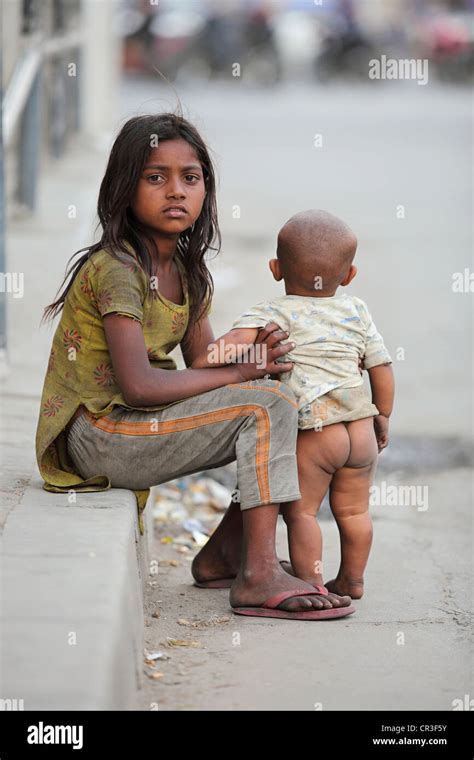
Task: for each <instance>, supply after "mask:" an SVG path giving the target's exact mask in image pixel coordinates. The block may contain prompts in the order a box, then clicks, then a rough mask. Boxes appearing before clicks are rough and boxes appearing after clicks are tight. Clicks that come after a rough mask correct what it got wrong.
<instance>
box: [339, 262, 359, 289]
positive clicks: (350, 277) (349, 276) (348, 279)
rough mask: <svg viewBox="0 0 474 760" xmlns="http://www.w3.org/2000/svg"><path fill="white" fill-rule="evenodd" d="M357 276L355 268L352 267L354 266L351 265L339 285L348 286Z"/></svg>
mask: <svg viewBox="0 0 474 760" xmlns="http://www.w3.org/2000/svg"><path fill="white" fill-rule="evenodd" d="M356 274H357V267H355V266H354V264H352V265H351V268H350V269H349V271H348V273H347V274H346V276H345V277H344V279H343V281H342V282H341V285H343V286H344V285H349V283H350V282H352V280H353V279H354V277H355V276H356Z"/></svg>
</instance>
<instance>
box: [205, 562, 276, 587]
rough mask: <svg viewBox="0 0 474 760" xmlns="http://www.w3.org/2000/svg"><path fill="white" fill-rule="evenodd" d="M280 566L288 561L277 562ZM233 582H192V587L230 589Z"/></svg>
mask: <svg viewBox="0 0 474 760" xmlns="http://www.w3.org/2000/svg"><path fill="white" fill-rule="evenodd" d="M279 562H280V565H283V564H285V565H289V564H290V563H289V560H287V559H281V560H279ZM233 582H234V578H217V579H216V580H214V581H194V585H195V586H197V587H198V588H230V587H231V586H232V584H233Z"/></svg>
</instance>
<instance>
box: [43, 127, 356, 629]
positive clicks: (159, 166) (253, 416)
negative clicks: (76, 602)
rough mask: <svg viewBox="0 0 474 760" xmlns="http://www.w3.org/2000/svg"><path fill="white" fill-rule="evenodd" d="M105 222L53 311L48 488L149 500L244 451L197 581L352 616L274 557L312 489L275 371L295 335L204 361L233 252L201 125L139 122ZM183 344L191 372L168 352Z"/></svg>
mask: <svg viewBox="0 0 474 760" xmlns="http://www.w3.org/2000/svg"><path fill="white" fill-rule="evenodd" d="M98 216H99V221H100V226H101V228H102V237H101V239H100V241H99V243H97V244H95V245H91V246H90V247H88V248H83V249H81V250H80V251H78V252H77V253H78V254H79V253H82V252H83V251H85V253H83V255H82V256H81V257H80V258H79V259H78V261H76V263H75V264H74V265H71V267H70V268H69V270H68V272H67V273H66V277H65V280H64V282H63V284H62V288H63V289H62V292H61V293H60V294H59V296H58V297H57V300H56V301H54V302H53V303H52V304H50V305H49V306H48V307H47V308H46V309H45V314H44V316H45V317H49V318H52V317H54V316H55V315H56V314H58V313H59V312H62V314H61V320H60V322H59V325H58V327H57V329H56V332H55V335H54V339H53V345H52V349H51V354H50V359H49V365H48V370H47V374H46V378H45V384H44V389H43V396H42V401H41V409H40V415H39V421H38V428H37V437H36V453H37V460H38V466H39V469H40V472H41V475H42V477H43V479H44V481H45V485H44V488H45V489H46V490H49V491H55V492H67V491H69V490H70V489H75V490H77V491H100V490H105V489H107V488H110V487H118V488H130V489H133V490H134V491H135V492H136V495H137V499H138V504H139V508H141V509H142V508H143V507H144V504H145V503H146V498H147V496H148V493H149V491H148V489H149V488H150V487H151V486H153V485H158V484H159V483H163V482H166V481H168V480H171V479H173V478H176V477H180V476H182V475H187V474H189V473H192V472H196V471H199V470H205V469H208V468H212V467H219V466H221V465H223V464H226V463H228V462H230V461H233V460H234V459H237V469H238V479H239V489H240V504H232V505H231V506H230V507H229V510H228V511H227V513H226V516H225V517H224V520H223V521H222V523H221V525H220V526H219V528H218V530H217V531H216V532H215V533H214V535H213V537H212V539H211V540H210V541H209V542H208V544H207V545H206V546H205V547H204V548H203V550H202V551H201V552H200V553H199V555H198V556H197V557H196V559H195V562H194V566H193V574H194V577H195V580H196V581H197V582H198V583H199V584H204V585H209V584H211V585H212V582H213V581H214V583H215V582H216V581H215V579H218V578H221V579H222V578H225V577H226V576H227V577H229V576H232V577H234V576H236V577H235V580H234V582H233V584H232V588H231V593H230V602H231V606H232V607H233V609H234V612H236V613H239V614H251V615H265V616H270V617H290V618H292V617H293V618H298V619H301V618H309V619H319V618H326V617H342V616H344V615H346V614H349V611H352V608H350V607H349V606H348V604H349V601H350V600H348V598H341V597H337V596H335V595H329V596H328V595H327V592H326V590H325V589H318V591H320V592H321V593H319V594H318V593H316V594H315V589H314V587H312V586H311V585H310V584H309V583H305V582H302V581H299V580H295V578H294V577H293V576H291V575H289V574H287V573H286V572H285V571H284V570H283V568H282V566H281V564H280V563H279V562H278V561H277V558H276V554H275V528H276V520H277V515H278V510H279V503H280V502H283V501H285V502H286V501H290V500H293V499H298V498H299V497H300V493H299V489H298V476H297V467H296V455H295V449H296V435H297V411H296V405H295V400H294V396H293V394H292V392H291V391H289V390H288V389H286V388H285V387H284V386H282V385H281V383H279V382H277V381H274V380H267V379H262V378H264V377H265V375H266V374H267V373H276V372H281V371H285V369H286V370H288V369H290V368H291V365H290V364H289V363H286V364H275V361H276V359H277V358H278V357H280V356H282V355H284V354H285V353H287V352H288V350H289V348H288V346H286V347H285V346H282V345H279V342H280V341H281V339H282V338H283V337H284V334H283V333H282V332H281V331H279V330H278V329H277V326H276V325H272V326H271V327H269V329H267V330H264V331H262V335H261V336H260V338H259V342H260V343H262V342H265V343H266V349H267V362H266V365H265V367H263V368H261V365H260V364H259V365H258V366H257V364H256V363H255V362H254V363H251V362H247V363H240V364H234V365H231V366H228V367H219V368H210V369H192V368H190V365H191V363H192V362H193V360H194V359H195V358H196V357H197V356H198V354H199V353H201V352H202V351H203V350H204V349H205V348H206V346H207V345H208V344H209V343H210V342H211V341H213V340H214V336H213V332H212V329H211V326H210V323H209V318H208V312H209V309H210V304H211V297H212V293H213V284H212V278H211V276H210V273H209V271H208V269H207V266H206V264H205V260H204V257H205V254H206V252H207V250H208V249H209V248H211V246H212V243H213V241H214V240H215V239H216V240H217V242H218V245H219V246H220V234H219V229H218V224H217V210H216V190H215V176H214V169H213V166H212V162H211V159H210V157H209V154H208V151H207V148H206V146H205V144H204V142H203V140H202V139H201V137H200V135H199V134H198V132H197V131H196V129H195V128H194V127H193V126H192V125H191V124H190V123H189V122H188V121H186V120H185V119H184V118H182V117H181V116H177V115H174V114H160V115H152V116H138V117H134V118H132V119H130V120H129V121H128V122H127V123H126V124H125V125H124V127H123V128H122V130H121V131H120V134H119V135H118V137H117V139H116V141H115V143H114V145H113V148H112V152H111V154H110V158H109V161H108V165H107V168H106V171H105V175H104V178H103V180H102V184H101V187H100V192H99V200H98ZM76 255H77V254H76ZM68 277H69V281H68V283H67V285H66V284H65V283H66V280H67V278H68ZM178 344H180V347H181V350H182V353H183V358H184V361H185V364H186V367H187V369H185V370H177V369H176V364H175V362H174V361H173V359H172V358H170V357H169V356H168V354H169V353H170V351H172V350H173V348H175V346H176V345H178ZM254 381H258V382H254ZM218 582H219V581H217V583H218Z"/></svg>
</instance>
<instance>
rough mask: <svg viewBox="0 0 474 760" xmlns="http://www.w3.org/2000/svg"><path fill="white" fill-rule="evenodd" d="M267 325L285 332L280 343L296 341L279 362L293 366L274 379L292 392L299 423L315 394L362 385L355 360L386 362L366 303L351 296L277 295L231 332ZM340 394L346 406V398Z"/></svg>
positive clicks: (356, 401) (366, 364)
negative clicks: (283, 338)
mask: <svg viewBox="0 0 474 760" xmlns="http://www.w3.org/2000/svg"><path fill="white" fill-rule="evenodd" d="M268 322H275V323H276V324H277V325H279V327H281V329H282V330H284V331H285V332H288V333H289V338H288V340H285V341H282V343H289V342H294V343H296V346H295V348H294V349H292V350H291V351H289V352H288V353H287V354H285V356H284V357H282V358H281V359H280V362H281V361H291V362H294V367H293V369H292V370H291V371H290V372H284V373H282V374H281V375H280V379H281V380H282V382H284V383H286V384H287V385H289V386H290V388H291V389H292V390H293V392H294V394H295V396H296V399H297V401H298V410H299V412H300V418H301V419H304V416H305V412H306V410H308V409H310V407H311V405H312V404H313V402H315V401H316V400H317V399H319V398H321V396H324V395H325V394H327V393H329V392H331V391H334V390H336V389H356V388H359V387H360V386H361V385H363V382H364V381H363V378H362V377H361V374H360V372H359V362H360V360H363V367H364V369H370V368H371V367H376V366H378V365H379V364H388V363H391V361H392V360H391V358H390V354H389V353H388V351H387V349H386V347H385V344H384V342H383V338H382V336H381V335H380V333H379V332H378V330H377V328H376V326H375V324H374V322H373V319H372V317H371V315H370V313H369V310H368V308H367V306H366V304H365V303H364V301H362V300H361V299H360V298H356V297H355V296H350V295H347V294H343V295H335V296H328V297H322V298H317V297H311V296H298V295H285V296H281V297H279V298H274V299H273V300H271V301H266V302H262V303H258V304H256V306H253V307H252V308H250V309H248V310H247V311H245V312H244V313H243V314H242V315H241V316H240V317H239V318H238V319H236V320H235V322H234V324H233V325H232V328H233V329H235V328H238V327H264V326H265V325H266V324H267V323H268ZM345 396H347V397H348V398H349V402H350V394H345ZM353 397H354V404H357V405H360V403H361V402H360V393H359V392H357V393H354V394H353ZM369 401H370V399H369ZM349 407H350V403H349ZM373 409H374V410H375V412H374V411H370V410H369V412H368V413H369V414H374V413H375V414H376V413H377V410H376V407H373ZM350 419H352V417H350Z"/></svg>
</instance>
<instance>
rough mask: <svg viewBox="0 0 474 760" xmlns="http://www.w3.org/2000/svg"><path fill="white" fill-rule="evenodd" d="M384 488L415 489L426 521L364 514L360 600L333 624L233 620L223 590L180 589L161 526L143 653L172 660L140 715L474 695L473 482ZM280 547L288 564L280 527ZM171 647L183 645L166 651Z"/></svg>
mask: <svg viewBox="0 0 474 760" xmlns="http://www.w3.org/2000/svg"><path fill="white" fill-rule="evenodd" d="M387 453H388V452H387ZM383 481H386V482H387V483H390V484H395V483H398V484H406V483H410V484H419V485H422V486H426V488H427V489H428V491H427V492H425V494H427V495H428V500H427V502H426V504H425V505H427V507H428V508H427V509H424V505H422V504H419V505H418V506H417V505H416V504H410V505H406V506H402V505H398V506H390V505H387V504H386V505H375V506H373V507H372V509H371V511H372V515H373V520H374V544H373V549H372V554H371V558H370V562H369V566H368V570H367V573H366V594H365V596H364V598H363V599H361V600H360V601H356V602H354V604H355V606H356V612H355V614H354V615H351V616H350V617H349V618H343V619H342V620H333V621H319V622H312V621H311V622H308V621H297V620H271V619H265V618H251V617H249V618H244V617H240V616H237V615H234V614H233V613H232V611H231V609H230V607H229V601H228V600H229V592H228V590H225V589H214V590H212V589H201V588H196V587H193V586H192V585H191V581H192V579H191V575H190V569H189V568H190V565H191V562H190V561H189V560H190V559H192V555H191V554H189V555H183V554H179V553H177V552H176V550H175V549H174V548H173V546H172V545H166V544H162V543H160V536H163V535H165V534H166V533H167V531H168V530H169V529H167V527H166V526H163V529H162V530H161V531H160V533H159V534H158V536H157V538H156V541H155V546H154V549H153V552H152V555H151V556H152V558H155V559H158V557H159V564H158V568H159V569H158V574H157V575H156V576H155V581H152V584H153V585H150V586H149V590H148V593H147V595H146V610H147V613H148V618H147V627H146V629H145V630H146V647H147V649H149V650H161V651H163V652H165V653H167V654H168V656H169V657H170V659H169V660H166V661H163V660H159V661H158V662H157V668H156V669H157V670H158V671H159V672H161V673H162V674H163V675H162V677H160V678H159V679H158V680H154V679H153V678H152V675H153V670H151V669H150V671H149V675H150V678H149V679H147V680H146V682H145V685H144V687H143V689H142V690H141V691H140V692H139V694H138V702H137V709H138V710H160V711H162V710H249V711H253V710H302V711H311V712H312V711H314V710H402V711H406V710H428V711H430V710H441V711H450V710H452V709H453V707H454V705H453V701H454V700H461V701H462V702H463V703H464V699H465V695H466V694H468V695H469V694H470V695H471V696H472V693H473V692H472V688H473V682H472V655H471V646H470V638H471V625H472V613H471V598H472V547H471V525H472V514H471V512H472V472H471V470H470V469H467V468H457V469H451V470H445V471H436V470H435V469H434V468H433V469H432V470H431V471H429V472H422V471H419V472H418V474H417V475H416V476H414V475H413V474H409V475H406V474H405V475H404V474H403V473H402V472H400V471H399V473H398V477H397V478H396V479H394V477H393V475H392V476H390V477H387V475H386V473H384V472H383V471H382V472H381V477H380V478H379V479H378V481H377V482H378V484H379V486H380V485H381V483H382V482H383ZM419 507H421V509H419ZM422 510H424V511H422ZM321 527H322V531H323V535H324V567H325V573H324V574H325V577H326V578H328V579H329V578H332V577H334V575H335V573H336V572H337V565H338V560H339V546H338V544H339V538H338V532H337V528H336V525H335V522H334V520H333V519H332V517H331V516H330V515H329V514H328V513H327V512H326V513H325V515H324V516H323V519H322V520H321ZM277 544H278V554H279V556H280V557H282V558H287V557H288V549H287V544H286V529H285V526H284V524H283V523H282V522H280V524H279V527H278V540H277ZM172 560H174V562H173V564H172V565H171V564H170V561H172ZM153 613H155V614H153ZM156 615H159V617H158V618H157V617H156ZM169 638H171V639H180V640H184V641H185V642H187V644H188V645H187V646H169V644H168V639H169ZM190 642H193V643H192V644H191V643H190ZM455 704H456V703H455ZM458 709H459V708H458Z"/></svg>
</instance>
